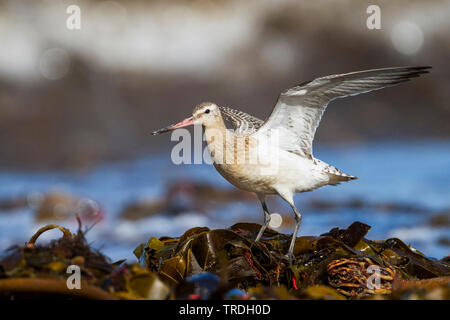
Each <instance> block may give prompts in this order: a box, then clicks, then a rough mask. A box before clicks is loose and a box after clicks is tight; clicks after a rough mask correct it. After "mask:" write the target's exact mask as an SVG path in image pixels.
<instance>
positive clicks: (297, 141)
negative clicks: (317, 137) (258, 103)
mask: <svg viewBox="0 0 450 320" xmlns="http://www.w3.org/2000/svg"><path fill="white" fill-rule="evenodd" d="M429 68H431V67H399V68H384V69H375V70H367V71H359V72H351V73H345V74H338V75H331V76H326V77H321V78H317V79H315V80H313V81H309V82H305V83H302V84H300V85H299V86H296V87H293V88H290V89H287V90H285V91H283V92H282V93H281V95H280V96H279V98H278V101H277V104H276V105H275V107H274V109H273V110H272V113H271V115H270V116H269V118H268V119H267V120H266V121H265V122H264V124H263V125H262V126H261V128H260V129H259V130H258V131H257V132H256V133H255V135H258V136H264V135H266V136H270V135H271V134H273V132H274V130H277V131H278V134H279V137H280V138H279V143H280V148H281V149H283V150H286V151H290V152H293V153H296V154H298V155H300V156H304V157H308V158H310V159H312V143H313V139H314V134H315V132H316V129H317V127H318V126H319V122H320V119H321V118H322V114H323V112H324V111H325V109H326V107H327V105H328V103H329V102H330V101H332V100H334V99H336V98H342V97H347V96H352V95H357V94H360V93H365V92H369V91H372V90H378V89H382V88H384V87H389V86H393V85H396V84H398V83H401V82H405V81H408V80H409V79H410V78H414V77H418V76H419V75H420V74H422V73H427V72H428V71H427V69H429Z"/></svg>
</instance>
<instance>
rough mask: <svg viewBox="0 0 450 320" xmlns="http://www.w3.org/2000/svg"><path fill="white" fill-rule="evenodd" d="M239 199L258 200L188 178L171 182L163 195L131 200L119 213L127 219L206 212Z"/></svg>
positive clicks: (248, 194)
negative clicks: (162, 214) (148, 198)
mask: <svg viewBox="0 0 450 320" xmlns="http://www.w3.org/2000/svg"><path fill="white" fill-rule="evenodd" d="M235 201H255V197H254V195H252V194H251V193H248V192H245V191H241V190H238V189H235V188H218V187H215V186H214V185H212V184H209V183H204V182H197V181H191V180H184V181H181V182H178V183H176V184H172V185H169V186H168V187H167V188H166V191H165V193H164V196H163V197H162V198H159V199H154V200H143V201H137V202H133V203H129V204H128V205H127V206H126V207H125V208H124V209H123V210H122V211H121V212H120V214H119V216H120V217H121V218H123V219H127V220H139V219H143V218H146V217H149V216H152V215H155V214H160V213H164V214H170V215H176V214H180V213H183V212H192V211H194V212H203V213H206V212H208V210H209V209H211V208H216V206H218V205H226V204H228V203H231V202H235Z"/></svg>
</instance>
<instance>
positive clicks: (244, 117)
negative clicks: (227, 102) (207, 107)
mask: <svg viewBox="0 0 450 320" xmlns="http://www.w3.org/2000/svg"><path fill="white" fill-rule="evenodd" d="M219 109H220V112H221V113H222V116H223V118H224V119H225V120H227V121H229V122H230V123H231V124H232V125H233V127H234V128H235V132H236V133H238V134H250V133H253V132H255V131H256V130H258V129H259V128H260V127H261V126H262V124H263V123H264V121H263V120H261V119H258V118H256V117H254V116H251V115H249V114H248V113H245V112H242V111H239V110H235V109H231V108H228V107H219Z"/></svg>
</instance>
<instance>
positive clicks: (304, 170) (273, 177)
mask: <svg viewBox="0 0 450 320" xmlns="http://www.w3.org/2000/svg"><path fill="white" fill-rule="evenodd" d="M429 68H430V67H398V68H384V69H375V70H367V71H359V72H351V73H345V74H337V75H331V76H325V77H320V78H317V79H315V80H312V81H307V82H304V83H302V84H300V85H298V86H296V87H293V88H290V89H287V90H285V91H283V92H282V93H281V94H280V96H279V98H278V101H277V103H276V105H275V107H274V108H273V110H272V113H271V114H270V116H269V117H268V118H267V119H266V120H265V121H262V120H260V119H258V118H255V117H253V116H251V115H249V114H247V113H244V112H242V111H238V110H234V109H231V108H227V107H219V106H218V105H217V104H215V103H212V102H204V103H201V104H199V105H198V106H197V107H196V108H195V109H194V111H193V113H192V116H191V117H189V118H187V119H185V120H183V121H181V122H179V123H177V124H174V125H171V126H168V127H166V128H163V129H160V130H157V131H154V132H153V134H154V135H156V134H160V133H163V132H168V131H170V130H174V129H178V128H182V127H186V126H189V125H192V124H199V125H202V126H203V127H204V128H205V137H206V141H207V144H208V149H209V152H210V154H211V158H212V160H213V164H214V166H215V168H216V169H217V171H219V173H220V174H221V175H222V176H223V177H224V178H225V179H227V180H228V181H229V182H230V183H231V184H233V185H235V186H236V187H238V188H241V189H243V190H247V191H251V192H254V193H255V194H256V195H257V197H258V198H259V200H260V201H261V204H262V208H263V210H264V224H263V226H262V227H261V229H260V231H259V233H258V235H257V236H256V240H255V241H258V240H259V239H260V238H261V236H262V235H263V234H264V230H265V229H266V228H267V226H268V225H269V222H270V214H269V211H268V209H267V206H266V195H268V194H277V195H279V196H280V197H281V198H282V199H284V200H285V201H286V202H287V203H289V205H290V206H291V207H292V210H293V211H294V213H295V221H296V224H295V228H294V232H293V234H292V239H291V242H290V246H289V250H288V254H287V257H288V259H289V264H290V265H292V257H293V251H294V244H295V239H296V237H297V232H298V229H299V226H300V222H301V219H302V215H301V214H300V212H299V211H298V210H297V208H296V207H295V204H294V199H293V198H294V195H295V194H296V193H301V192H306V191H312V190H314V189H317V188H319V187H322V186H325V185H337V184H339V183H341V182H343V181H349V180H353V179H357V178H356V177H355V176H352V175H348V174H345V173H343V172H341V171H340V170H338V169H337V168H335V167H333V166H332V165H329V164H327V163H325V162H323V161H321V160H319V159H316V158H314V156H313V151H312V144H313V140H314V134H315V132H316V129H317V127H318V125H319V122H320V119H321V118H322V115H323V113H324V111H325V109H326V107H327V105H328V103H329V102H330V101H332V100H334V99H337V98H343V97H347V96H352V95H357V94H360V93H365V92H369V91H372V90H378V89H382V88H384V87H389V86H393V85H396V84H399V83H401V82H405V81H408V80H409V79H410V78H414V77H418V76H419V75H421V74H422V73H426V72H428V69H429ZM224 118H225V119H226V120H228V121H230V122H231V123H232V124H233V125H234V127H235V130H234V131H231V130H229V129H227V127H226V126H225V123H224ZM274 136H276V137H277V139H275V140H274V139H272V138H273V137H274ZM255 154H257V156H256V157H254V156H253V155H255ZM251 159H253V160H254V159H259V160H256V161H249V160H251ZM261 159H263V160H261ZM263 169H265V170H263ZM269 169H274V170H269Z"/></svg>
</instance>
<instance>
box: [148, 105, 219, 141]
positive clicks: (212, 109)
mask: <svg viewBox="0 0 450 320" xmlns="http://www.w3.org/2000/svg"><path fill="white" fill-rule="evenodd" d="M221 119H222V115H221V113H220V109H219V106H218V105H217V104H215V103H213V102H203V103H200V104H199V105H197V106H196V107H195V108H194V111H193V112H192V117H189V118H186V119H184V120H183V121H181V122H178V123H176V124H173V125H170V126H168V127H165V128H162V129H159V130H157V131H154V132H152V134H153V135H157V134H160V133H165V132H168V131H171V130H175V129H179V128H183V127H187V126H190V125H193V124H199V125H203V126H204V127H213V126H214V125H215V124H217V123H220V121H221Z"/></svg>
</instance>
